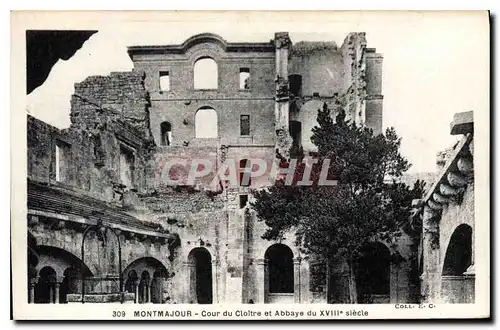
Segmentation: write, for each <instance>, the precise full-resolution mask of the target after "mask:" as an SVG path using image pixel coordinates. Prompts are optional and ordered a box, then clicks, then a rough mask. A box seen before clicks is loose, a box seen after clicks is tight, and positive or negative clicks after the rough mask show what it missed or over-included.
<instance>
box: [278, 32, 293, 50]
mask: <svg viewBox="0 0 500 330" xmlns="http://www.w3.org/2000/svg"><path fill="white" fill-rule="evenodd" d="M291 44H292V40H290V36H289V35H288V32H276V33H275V34H274V45H275V46H276V48H288V47H290V46H291Z"/></svg>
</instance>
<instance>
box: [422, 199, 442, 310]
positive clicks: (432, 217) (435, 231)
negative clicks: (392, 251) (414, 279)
mask: <svg viewBox="0 0 500 330" xmlns="http://www.w3.org/2000/svg"><path fill="white" fill-rule="evenodd" d="M439 220H440V219H439V218H438V215H437V214H436V211H433V210H432V209H431V208H430V207H429V206H425V207H424V212H423V218H422V230H423V243H422V248H423V258H424V260H423V268H424V269H423V273H422V275H421V293H422V296H423V300H424V302H432V303H436V302H439V300H440V296H441V294H440V293H441V292H440V291H441V270H440V269H439V267H440V251H439V225H438V222H439Z"/></svg>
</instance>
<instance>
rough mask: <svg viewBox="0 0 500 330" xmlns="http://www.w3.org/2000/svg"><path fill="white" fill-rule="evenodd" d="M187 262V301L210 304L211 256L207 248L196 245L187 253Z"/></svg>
mask: <svg viewBox="0 0 500 330" xmlns="http://www.w3.org/2000/svg"><path fill="white" fill-rule="evenodd" d="M188 263H189V269H190V271H189V283H190V284H189V288H190V290H189V292H190V294H189V298H190V299H189V301H190V302H191V303H198V304H211V303H212V302H213V292H212V281H213V279H212V256H211V255H210V252H208V250H207V249H205V248H203V247H197V248H194V249H192V250H191V252H189V255H188Z"/></svg>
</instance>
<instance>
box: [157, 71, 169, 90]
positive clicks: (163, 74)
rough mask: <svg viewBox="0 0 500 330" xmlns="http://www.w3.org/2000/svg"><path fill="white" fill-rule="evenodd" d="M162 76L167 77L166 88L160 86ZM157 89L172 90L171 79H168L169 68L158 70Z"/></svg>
mask: <svg viewBox="0 0 500 330" xmlns="http://www.w3.org/2000/svg"><path fill="white" fill-rule="evenodd" d="M162 77H168V89H163V88H162V84H161V81H162V79H161V78H162ZM158 90H159V91H160V92H170V91H171V90H172V86H171V79H170V70H160V71H159V72H158Z"/></svg>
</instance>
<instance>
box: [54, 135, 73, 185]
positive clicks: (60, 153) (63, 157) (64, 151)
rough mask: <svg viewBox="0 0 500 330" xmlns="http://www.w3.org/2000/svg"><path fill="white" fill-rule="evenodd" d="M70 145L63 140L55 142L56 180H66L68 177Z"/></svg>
mask: <svg viewBox="0 0 500 330" xmlns="http://www.w3.org/2000/svg"><path fill="white" fill-rule="evenodd" d="M70 152H71V146H70V145H69V144H67V143H65V142H62V141H57V142H56V154H55V179H56V181H58V182H66V181H67V180H68V178H69V173H68V172H69V171H68V168H69V163H70Z"/></svg>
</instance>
